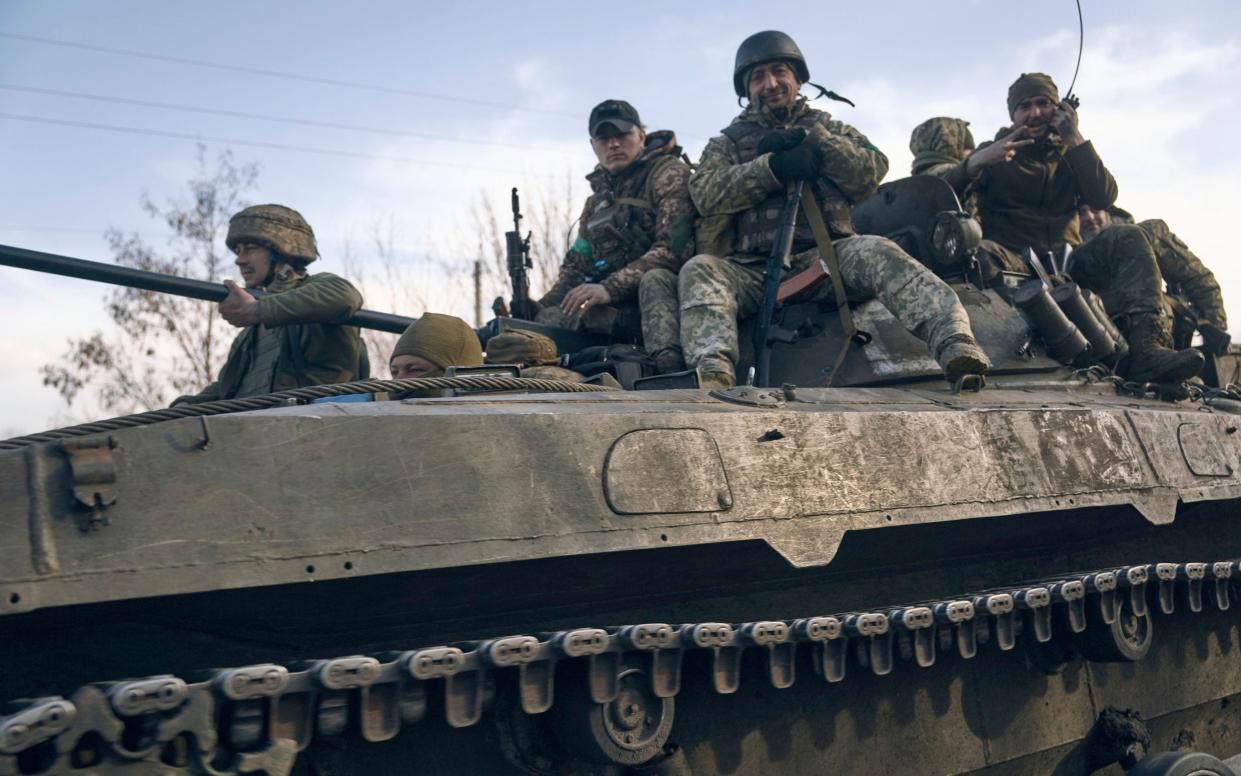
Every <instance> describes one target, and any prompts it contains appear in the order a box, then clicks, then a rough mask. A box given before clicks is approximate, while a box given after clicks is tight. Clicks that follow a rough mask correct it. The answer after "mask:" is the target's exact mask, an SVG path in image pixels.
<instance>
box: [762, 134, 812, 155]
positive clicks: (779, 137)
mask: <svg viewBox="0 0 1241 776" xmlns="http://www.w3.org/2000/svg"><path fill="white" fill-rule="evenodd" d="M805 139H806V130H804V129H802V128H801V127H794V128H793V129H777V130H774V131H772V132H768V133H767V134H766V135H765V136H764V137H763V139H762V140H760V141H758V155H759V156H762V155H763V154H774V153H779V152H780V151H787V150H789V149H790V148H795V147H797V146H799V145H801V144H802V141H803V140H805Z"/></svg>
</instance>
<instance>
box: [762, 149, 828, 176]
mask: <svg viewBox="0 0 1241 776" xmlns="http://www.w3.org/2000/svg"><path fill="white" fill-rule="evenodd" d="M820 161H821V160H820V159H819V152H818V151H817V150H815V149H814V148H813V147H812V146H810V145H809V144H807V143H802V144H801V145H799V146H797V147H795V148H791V149H789V150H787V151H781V152H779V153H777V154H772V156H771V171H772V173H774V174H775V176H776V180H778V181H780V182H781V183H784V184H787V183H788V182H789V181H795V180H797V179H798V178H800V179H802V180H814V179H815V178H818V177H819V165H820Z"/></svg>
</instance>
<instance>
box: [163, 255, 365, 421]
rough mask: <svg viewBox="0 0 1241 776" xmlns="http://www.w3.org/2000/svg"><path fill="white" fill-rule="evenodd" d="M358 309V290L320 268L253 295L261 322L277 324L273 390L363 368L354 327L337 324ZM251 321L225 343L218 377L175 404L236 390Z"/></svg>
mask: <svg viewBox="0 0 1241 776" xmlns="http://www.w3.org/2000/svg"><path fill="white" fill-rule="evenodd" d="M361 308H362V295H361V294H360V293H359V292H358V290H357V289H356V288H354V286H353V284H352V283H350V282H349V281H348V280H345V279H344V278H342V277H338V276H336V275H333V274H330V273H327V272H320V273H318V274H316V275H308V276H306V277H305V278H304V279H302V280H300V281H299V282H297V283H296V285H294V286H293V287H292V288H289V289H287V290H284V291H280V292H277V293H267V294H265V295H263V296H262V297H260V298H259V315H260V317H261V318H262V320H263V323H261V324H259V325H261V326H266V327H267V328H269V329H280V331H281V334H282V335H283V336H282V338H281V344H280V356H279V358H278V359H277V361H276V373H275V379H274V380H273V385H272V390H273V391H285V390H288V389H290V388H302V387H305V386H308V385H328V384H331V383H345V382H349V381H350V380H355V379H358V378H359V376H360V375H361V374H364V372H365V370H366V369H368V368H369V367H366V366H364V365H365V364H366V363H367V358H366V345H365V343H363V342H362V337H361V335H360V334H359V333H358V329H357V327H356V326H341V325H340V324H341V322H342V321H344V320H346V319H348V318H349V317H350V316H352V315H353V314H354V313H356V312H357V311H358V310H360V309H361ZM256 328H257V327H256V326H247V327H246V328H245V329H243V330H242V332H241V333H240V334H238V335H237V338H236V339H235V340H233V345H232V347H231V348H229V351H228V359H227V360H226V361H225V362H224V368H223V369H221V370H220V377H219V379H218V380H216V381H215V382H214V383H211V384H210V385H208V386H207V387H206V388H204V389H203V390H202V391H200V392H199V393H197V394H193V395H189V396H182V397H180V398H179V399H177V400H176V401H175V402H173V404H174V406H175V405H177V404H198V403H200V402H205V401H215V400H217V399H238V398H245V397H242V396H238V395H237V388H238V386H239V385H241V378H242V376H243V375H244V374H245V370H246V369H247V368H248V367H249V365H250V361H251V359H252V351H253V349H254V344H255V342H256V340H257V339H258V337H257V335H256Z"/></svg>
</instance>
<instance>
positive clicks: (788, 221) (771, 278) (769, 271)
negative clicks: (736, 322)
mask: <svg viewBox="0 0 1241 776" xmlns="http://www.w3.org/2000/svg"><path fill="white" fill-rule="evenodd" d="M804 185H805V182H804V181H802V180H795V181H791V182H790V183H789V184H788V187H787V189H786V191H785V194H784V209H783V210H781V211H780V231H779V232H777V233H776V242H775V245H773V246H772V247H771V256H769V257H768V258H767V265H766V266H765V267H764V268H763V300H762V302H761V304H760V306H759V308H758V320H757V322H756V323H755V326H754V339H753V340H752V342H753V345H754V366H753V368H752V373H751V380H750V383H751V384H752V385H757V386H758V387H760V388H766V387H767V381H768V379H769V377H768V372H770V369H771V319H772V317H773V316H774V315H775V313H776V295H777V293H778V292H779V290H780V275H781V274H782V273H783V272H784V269H785V268H786V267H787V266H788V264H789V255H790V254H791V253H792V251H793V230H794V229H796V228H797V208H798V205H799V204H801V192H802V187H803V186H804Z"/></svg>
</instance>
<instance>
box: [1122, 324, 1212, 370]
mask: <svg viewBox="0 0 1241 776" xmlns="http://www.w3.org/2000/svg"><path fill="white" fill-rule="evenodd" d="M1125 338H1126V339H1128V340H1129V358H1128V363H1127V364H1124V365H1123V367H1124V368H1123V369H1122V370H1121V374H1122V375H1124V377H1125V379H1127V380H1130V381H1132V382H1135V383H1179V382H1181V381H1183V380H1188V379H1189V378H1191V377H1193V376H1194V375H1196V374H1198V373H1199V372H1201V371H1202V366H1203V364H1205V363H1206V358H1205V357H1204V356H1203V355H1202V352H1201V351H1199V350H1197V349H1195V348H1186V349H1185V350H1173V349H1172V348H1171V347H1169V346H1170V345H1171V344H1172V319H1171V318H1169V317H1168V316H1165V315H1160V314H1158V313H1141V314H1137V315H1131V316H1129V330H1128V331H1126V332H1125Z"/></svg>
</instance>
